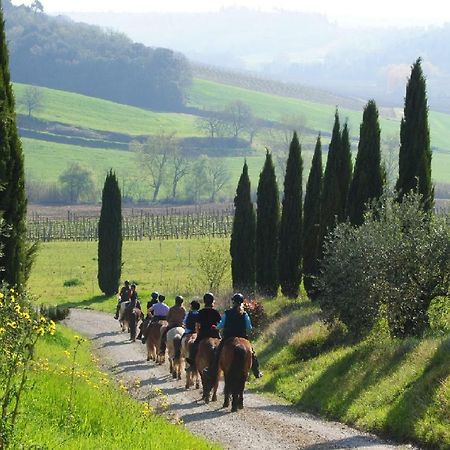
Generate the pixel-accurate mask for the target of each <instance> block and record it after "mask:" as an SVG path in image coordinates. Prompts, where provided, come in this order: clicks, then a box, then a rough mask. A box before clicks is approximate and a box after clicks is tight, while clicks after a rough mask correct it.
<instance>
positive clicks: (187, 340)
mask: <svg viewBox="0 0 450 450" xmlns="http://www.w3.org/2000/svg"><path fill="white" fill-rule="evenodd" d="M196 339H197V333H189V334H185V335H184V336H183V338H182V340H181V356H182V357H183V358H184V360H186V358H189V354H190V351H191V347H192V344H193V343H194V341H195V340H196ZM194 381H195V389H198V388H199V387H200V380H199V376H198V370H197V369H195V370H192V369H191V370H186V386H185V388H186V389H189V388H190V387H191V386H193V385H194Z"/></svg>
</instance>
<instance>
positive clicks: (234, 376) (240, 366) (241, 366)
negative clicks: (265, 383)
mask: <svg viewBox="0 0 450 450" xmlns="http://www.w3.org/2000/svg"><path fill="white" fill-rule="evenodd" d="M246 355H247V350H246V349H245V348H244V347H242V346H240V345H236V346H235V347H234V353H233V361H232V363H231V367H230V371H229V374H228V386H229V392H230V394H235V393H239V392H240V391H241V390H242V389H243V387H244V384H245V357H246Z"/></svg>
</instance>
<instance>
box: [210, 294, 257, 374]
mask: <svg viewBox="0 0 450 450" xmlns="http://www.w3.org/2000/svg"><path fill="white" fill-rule="evenodd" d="M231 302H232V304H233V306H232V307H231V308H230V309H227V310H226V311H225V313H224V315H223V316H222V318H221V320H220V322H219V324H218V325H217V328H218V329H220V330H223V332H222V340H221V341H220V344H219V345H218V347H217V349H216V353H215V357H214V361H213V363H212V364H211V367H209V368H208V369H207V370H206V372H207V373H206V374H207V376H208V377H209V378H210V379H215V377H216V376H217V372H218V367H219V358H220V352H221V351H222V348H223V346H224V344H225V342H226V341H227V340H228V339H230V338H234V337H241V338H244V339H247V340H249V338H248V332H249V331H250V330H251V329H252V322H251V320H250V316H249V315H248V314H247V313H246V312H245V311H244V307H243V303H244V296H243V295H242V294H240V293H236V294H234V295H233V297H232V298H231ZM252 372H253V375H254V376H255V378H261V377H262V372H261V371H260V370H259V362H258V359H257V358H256V354H255V350H253V349H252Z"/></svg>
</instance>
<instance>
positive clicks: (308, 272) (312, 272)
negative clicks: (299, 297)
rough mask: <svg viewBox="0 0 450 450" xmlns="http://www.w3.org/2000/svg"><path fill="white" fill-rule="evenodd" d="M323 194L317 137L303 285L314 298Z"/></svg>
mask: <svg viewBox="0 0 450 450" xmlns="http://www.w3.org/2000/svg"><path fill="white" fill-rule="evenodd" d="M321 194H322V143H321V140H320V135H319V136H318V137H317V142H316V148H315V149H314V156H313V159H312V163H311V170H310V172H309V177H308V182H307V184H306V193H305V206H304V208H303V236H304V240H303V272H304V278H303V284H304V286H305V289H306V292H307V293H308V296H309V297H311V298H314V278H315V277H316V276H317V275H318V273H319V262H318V258H319V248H318V246H319V235H320V202H321Z"/></svg>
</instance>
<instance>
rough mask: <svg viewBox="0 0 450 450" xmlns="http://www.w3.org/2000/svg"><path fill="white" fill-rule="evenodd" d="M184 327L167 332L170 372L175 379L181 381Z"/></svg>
mask: <svg viewBox="0 0 450 450" xmlns="http://www.w3.org/2000/svg"><path fill="white" fill-rule="evenodd" d="M183 334H184V328H183V327H176V328H172V329H170V330H169V331H168V332H167V353H168V354H169V364H170V368H169V372H170V373H171V374H172V376H173V378H175V379H178V380H181V372H182V368H183V367H182V366H183V362H184V358H183V357H182V356H181V338H182V337H183Z"/></svg>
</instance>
